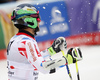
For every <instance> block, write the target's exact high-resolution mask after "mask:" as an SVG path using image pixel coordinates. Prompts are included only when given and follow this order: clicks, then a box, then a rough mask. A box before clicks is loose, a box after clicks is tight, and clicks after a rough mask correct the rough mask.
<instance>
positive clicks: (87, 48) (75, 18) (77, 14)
mask: <svg viewBox="0 0 100 80" xmlns="http://www.w3.org/2000/svg"><path fill="white" fill-rule="evenodd" d="M22 3H31V4H32V5H34V6H35V7H36V8H37V9H38V10H39V12H40V17H41V22H40V32H39V33H38V34H37V36H36V40H37V42H38V45H39V48H40V50H44V49H46V48H47V47H49V46H50V45H51V44H52V42H53V40H54V39H56V38H57V37H59V36H63V37H65V38H66V41H67V47H68V48H70V47H76V46H79V47H81V49H82V51H83V57H84V58H83V61H82V62H79V67H80V73H81V74H80V75H81V79H82V80H94V79H97V80H100V78H99V73H100V69H99V67H100V62H99V61H100V59H99V56H100V0H0V80H7V69H6V59H7V57H6V48H7V45H8V42H9V40H10V38H11V37H12V36H13V35H15V34H16V33H17V31H18V30H17V29H16V28H15V27H14V26H13V23H12V22H11V13H12V10H13V9H14V8H15V7H16V6H17V5H19V4H22ZM91 66H92V67H91ZM72 68H73V67H72ZM89 69H90V70H89ZM61 71H65V69H64V70H60V71H59V72H58V73H57V74H54V75H56V76H58V75H60V74H59V73H61ZM73 71H74V70H73ZM73 71H72V73H73ZM85 71H86V72H85ZM62 73H65V72H62ZM86 73H87V74H86ZM65 74H67V73H65ZM73 74H74V73H73ZM89 74H91V75H92V76H90V75H89ZM41 75H42V76H41ZM87 75H89V76H87ZM43 76H44V75H43V74H41V73H40V78H41V79H40V78H39V80H46V78H45V79H44V78H43ZM46 76H47V79H48V75H46ZM46 76H45V77H46ZM52 76H53V75H50V77H52ZM65 77H66V75H63V76H62V77H61V78H63V79H62V80H66V78H65ZM67 77H68V75H67ZM52 78H53V79H52V80H61V79H60V78H58V79H57V78H55V77H54V76H53V77H52ZM67 80H68V78H67ZM74 80H75V79H74ZM76 80H77V79H76Z"/></svg>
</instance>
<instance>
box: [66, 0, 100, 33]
mask: <svg viewBox="0 0 100 80" xmlns="http://www.w3.org/2000/svg"><path fill="white" fill-rule="evenodd" d="M66 4H67V9H68V16H69V21H70V28H71V32H70V33H71V35H76V34H84V33H88V32H95V31H99V32H100V0H66Z"/></svg>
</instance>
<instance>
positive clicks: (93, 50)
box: [0, 45, 100, 80]
mask: <svg viewBox="0 0 100 80" xmlns="http://www.w3.org/2000/svg"><path fill="white" fill-rule="evenodd" d="M80 48H81V50H82V53H83V60H82V61H79V62H78V68H79V74H80V80H100V77H99V75H100V45H98V46H82V47H80ZM69 67H70V71H71V74H72V77H73V80H77V76H76V68H75V65H74V64H71V65H70V66H69ZM0 80H8V79H7V68H6V60H3V61H0ZM38 80H70V78H69V76H68V74H67V70H66V67H64V68H61V69H59V70H58V71H57V72H56V73H54V74H42V73H40V74H39V79H38Z"/></svg>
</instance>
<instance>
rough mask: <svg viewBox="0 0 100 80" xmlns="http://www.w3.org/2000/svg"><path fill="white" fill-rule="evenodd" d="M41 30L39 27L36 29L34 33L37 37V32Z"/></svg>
mask: <svg viewBox="0 0 100 80" xmlns="http://www.w3.org/2000/svg"><path fill="white" fill-rule="evenodd" d="M39 30H40V28H39V27H38V26H37V27H36V28H35V31H34V33H35V35H37V32H38V31H39Z"/></svg>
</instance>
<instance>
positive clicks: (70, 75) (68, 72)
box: [61, 50, 72, 80]
mask: <svg viewBox="0 0 100 80" xmlns="http://www.w3.org/2000/svg"><path fill="white" fill-rule="evenodd" d="M61 52H62V54H63V56H65V53H64V51H62V50H61ZM66 69H67V72H68V75H69V77H70V80H72V76H71V73H70V70H69V67H68V64H67V65H66Z"/></svg>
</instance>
